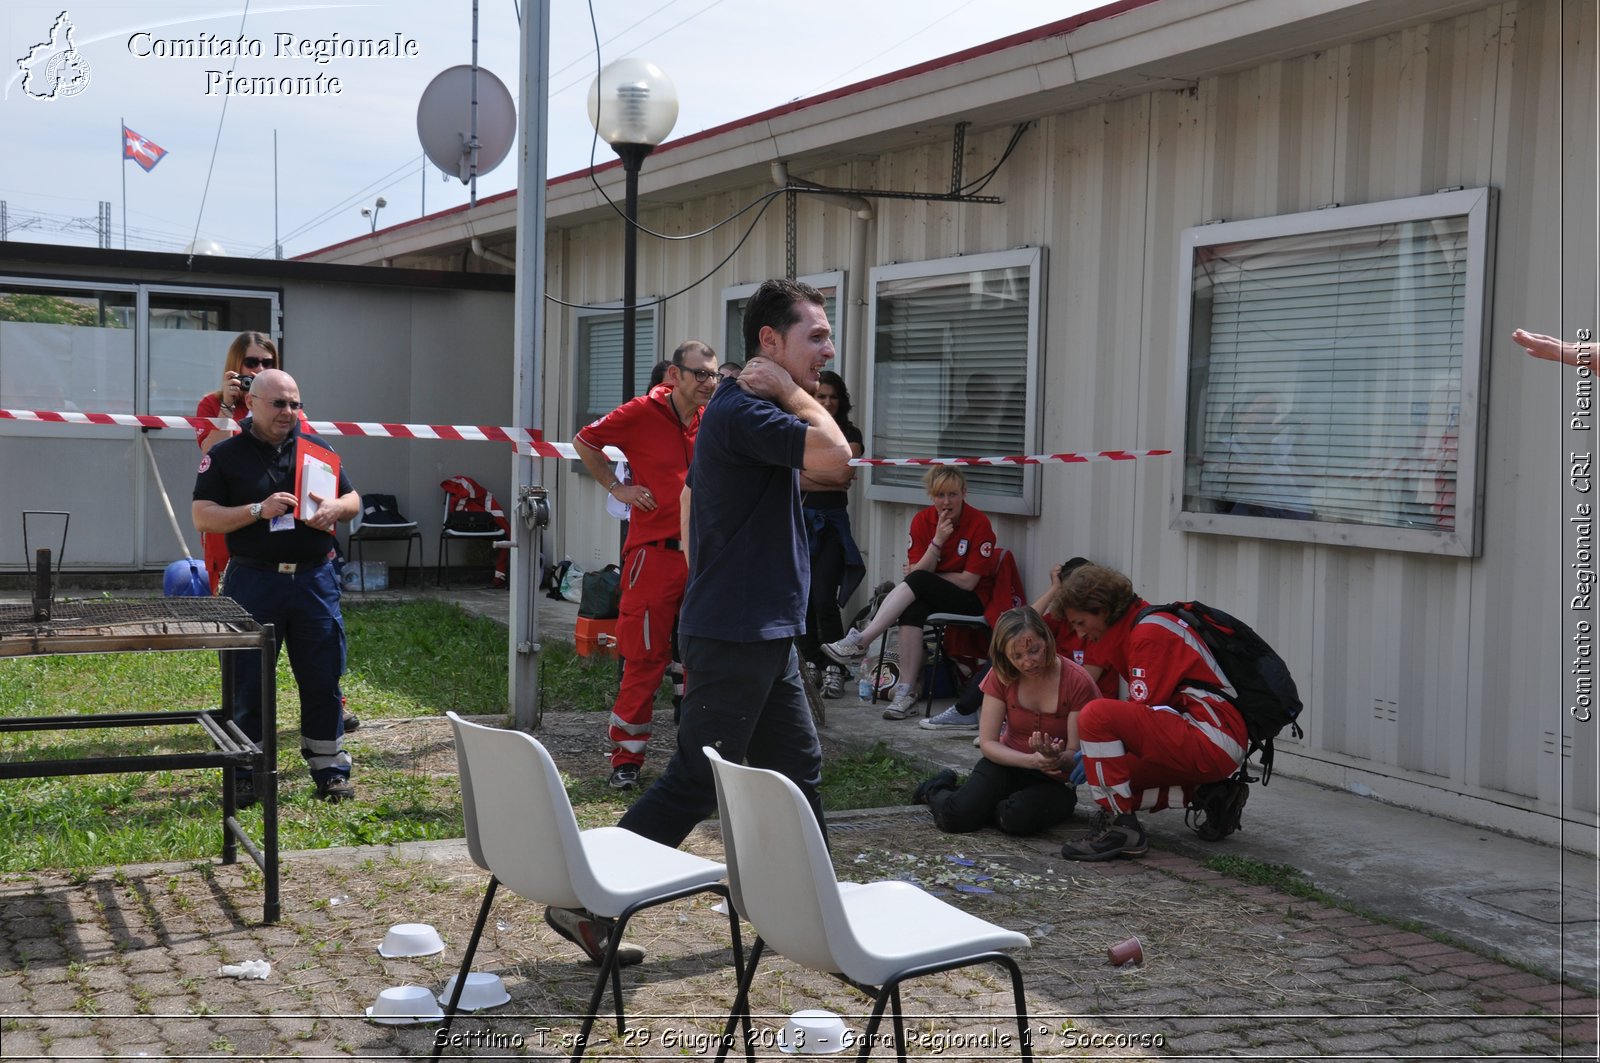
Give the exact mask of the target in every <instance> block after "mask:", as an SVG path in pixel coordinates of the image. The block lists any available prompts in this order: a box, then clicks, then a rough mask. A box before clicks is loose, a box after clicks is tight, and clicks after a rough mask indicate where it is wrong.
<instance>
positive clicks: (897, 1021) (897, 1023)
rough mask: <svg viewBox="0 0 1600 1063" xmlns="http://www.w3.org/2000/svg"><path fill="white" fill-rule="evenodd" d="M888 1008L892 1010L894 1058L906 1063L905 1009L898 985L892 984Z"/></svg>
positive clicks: (897, 983)
mask: <svg viewBox="0 0 1600 1063" xmlns="http://www.w3.org/2000/svg"><path fill="white" fill-rule="evenodd" d="M889 1001H890V1006H891V1007H892V1008H893V1012H892V1015H893V1018H894V1052H895V1058H896V1059H897V1060H899V1061H900V1063H906V1020H905V1007H904V1005H903V1004H902V1002H901V1000H900V983H899V982H896V983H894V986H893V987H892V988H891V989H890V991H889Z"/></svg>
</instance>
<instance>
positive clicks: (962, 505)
mask: <svg viewBox="0 0 1600 1063" xmlns="http://www.w3.org/2000/svg"><path fill="white" fill-rule="evenodd" d="M922 483H923V486H924V487H926V488H927V491H928V497H929V498H930V499H932V501H933V504H932V505H930V506H928V507H927V508H926V509H924V510H922V512H920V513H918V514H917V515H916V516H915V517H912V518H911V543H910V547H909V548H908V549H907V550H906V564H905V581H904V582H902V583H900V584H898V585H897V586H896V587H895V589H894V590H892V591H890V592H889V596H888V597H887V598H885V599H884V600H883V605H882V606H881V607H880V608H879V609H878V612H877V615H875V616H874V617H873V618H872V620H871V621H869V622H868V624H867V626H866V627H865V628H864V629H862V630H860V631H855V630H852V631H850V632H848V633H847V634H846V635H845V637H844V638H842V639H840V640H839V641H838V642H829V643H826V644H824V645H823V647H822V652H823V653H826V654H827V655H828V656H829V657H832V658H833V659H834V660H835V661H838V662H839V663H840V664H843V665H853V664H855V663H856V662H858V661H860V660H861V658H863V657H865V656H866V653H867V648H868V647H869V646H871V645H872V643H873V641H874V640H876V639H877V638H878V637H879V636H880V635H882V634H883V633H884V632H886V631H888V630H889V628H890V627H898V628H899V635H898V638H899V650H900V683H899V684H898V685H897V686H896V687H895V688H894V699H893V700H892V701H890V702H889V707H888V708H887V709H885V710H883V718H884V719H886V720H903V719H905V718H906V717H907V716H910V715H911V714H912V713H913V712H915V711H916V707H917V692H916V676H917V675H918V674H919V673H920V672H921V671H922V625H923V622H924V621H926V620H927V619H928V616H929V614H931V613H960V614H964V615H967V616H978V615H981V614H982V613H983V611H984V607H985V604H986V603H987V602H988V601H989V596H990V594H991V592H992V591H993V589H994V576H995V561H996V556H997V551H996V550H995V544H994V528H992V527H991V526H990V525H989V518H988V517H986V516H984V514H983V512H982V511H981V510H979V509H977V508H975V507H973V506H969V505H967V478H966V477H965V476H963V475H961V472H960V470H958V469H954V468H952V467H950V466H948V465H935V466H934V467H933V468H931V469H929V470H928V474H927V475H926V476H924V477H923V479H922Z"/></svg>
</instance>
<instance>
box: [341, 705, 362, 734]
mask: <svg viewBox="0 0 1600 1063" xmlns="http://www.w3.org/2000/svg"><path fill="white" fill-rule="evenodd" d="M360 726H361V717H359V716H357V715H356V714H355V713H353V712H351V711H350V710H349V709H345V710H344V733H345V734H349V733H350V732H351V731H354V730H355V729H356V728H357V727H360Z"/></svg>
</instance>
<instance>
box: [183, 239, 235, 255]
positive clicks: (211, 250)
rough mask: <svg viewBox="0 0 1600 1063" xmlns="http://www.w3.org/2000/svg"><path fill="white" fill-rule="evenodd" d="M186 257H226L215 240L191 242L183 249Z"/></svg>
mask: <svg viewBox="0 0 1600 1063" xmlns="http://www.w3.org/2000/svg"><path fill="white" fill-rule="evenodd" d="M183 253H184V254H186V255H226V254H227V253H228V252H226V251H224V250H223V249H222V245H221V244H219V243H217V242H216V241H215V240H191V241H189V246H188V247H186V248H184V249H183Z"/></svg>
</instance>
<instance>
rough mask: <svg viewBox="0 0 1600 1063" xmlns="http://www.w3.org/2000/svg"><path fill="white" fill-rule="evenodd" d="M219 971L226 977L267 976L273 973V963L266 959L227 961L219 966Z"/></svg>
mask: <svg viewBox="0 0 1600 1063" xmlns="http://www.w3.org/2000/svg"><path fill="white" fill-rule="evenodd" d="M217 973H218V974H219V975H221V976H222V977H224V978H265V977H266V976H267V975H269V974H271V973H272V964H270V963H268V962H267V961H266V960H245V961H244V962H243V963H225V964H223V965H222V966H221V967H218V968H217Z"/></svg>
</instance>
